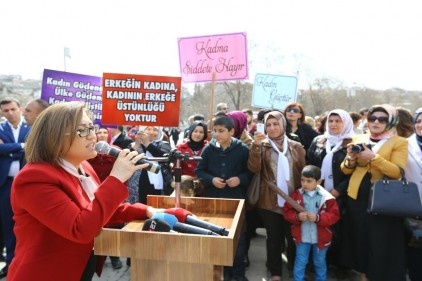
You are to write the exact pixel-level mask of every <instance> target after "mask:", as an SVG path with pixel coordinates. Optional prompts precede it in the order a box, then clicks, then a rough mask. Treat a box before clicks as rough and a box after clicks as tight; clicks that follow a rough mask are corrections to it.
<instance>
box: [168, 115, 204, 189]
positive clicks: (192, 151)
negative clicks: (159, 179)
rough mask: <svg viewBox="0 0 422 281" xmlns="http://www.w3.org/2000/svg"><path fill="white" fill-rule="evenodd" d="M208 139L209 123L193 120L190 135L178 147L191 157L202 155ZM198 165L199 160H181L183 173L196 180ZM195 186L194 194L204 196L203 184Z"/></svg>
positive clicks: (189, 129) (189, 130)
mask: <svg viewBox="0 0 422 281" xmlns="http://www.w3.org/2000/svg"><path fill="white" fill-rule="evenodd" d="M207 139H208V128H207V124H206V123H205V122H204V121H193V122H192V124H191V125H190V126H189V128H188V137H187V138H186V139H185V140H184V141H183V142H182V143H180V144H178V145H177V146H176V149H177V150H178V151H180V152H181V153H182V154H183V155H189V157H194V156H201V154H202V150H203V149H204V147H205V146H206V145H207V144H208V141H207ZM196 166H198V162H197V161H193V160H189V161H180V167H181V169H182V175H183V176H190V177H192V180H193V181H194V182H195V181H196V180H197V177H196V175H195V169H196ZM173 169H174V167H173ZM194 187H195V189H194V190H193V192H194V195H195V196H198V197H201V196H203V193H204V190H203V188H201V185H200V184H198V185H194Z"/></svg>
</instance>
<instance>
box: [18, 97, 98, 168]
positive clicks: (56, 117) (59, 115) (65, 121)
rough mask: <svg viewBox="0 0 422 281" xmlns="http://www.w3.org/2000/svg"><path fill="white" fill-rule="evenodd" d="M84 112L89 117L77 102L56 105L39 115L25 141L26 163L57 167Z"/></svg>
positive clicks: (71, 140) (80, 103) (82, 104)
mask: <svg viewBox="0 0 422 281" xmlns="http://www.w3.org/2000/svg"><path fill="white" fill-rule="evenodd" d="M84 112H86V113H87V114H90V111H89V110H88V109H87V108H86V107H85V104H84V103H83V102H78V101H71V102H62V103H57V104H54V105H51V106H50V107H48V108H47V109H45V110H44V111H43V112H41V114H40V115H39V116H38V117H37V119H36V120H35V122H34V125H33V126H32V129H31V131H30V133H29V135H28V139H27V141H26V145H25V155H26V162H27V163H37V162H44V163H49V164H52V165H53V166H59V159H60V158H62V157H63V156H64V155H65V154H66V152H67V151H68V150H69V148H70V146H71V145H72V143H73V140H74V139H75V136H76V134H77V126H78V124H79V123H80V122H81V120H82V116H83V113H84Z"/></svg>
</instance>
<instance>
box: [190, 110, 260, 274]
mask: <svg viewBox="0 0 422 281" xmlns="http://www.w3.org/2000/svg"><path fill="white" fill-rule="evenodd" d="M213 131H214V138H213V139H212V140H211V141H210V143H209V144H208V145H207V146H206V147H205V148H204V150H203V151H202V154H201V157H202V160H201V161H199V163H198V166H197V168H196V170H195V173H196V175H197V177H198V178H199V179H200V180H201V181H202V182H203V184H204V186H205V197H213V198H235V199H245V194H246V189H247V187H248V184H249V182H250V180H251V178H252V175H251V173H250V172H249V170H248V167H247V162H248V157H249V149H248V147H247V146H246V145H245V144H243V143H242V142H241V141H240V140H238V139H236V138H234V137H232V136H233V134H234V123H233V120H232V119H231V118H229V117H227V116H222V117H220V118H217V119H215V121H214V125H213ZM245 243H246V241H245V233H244V232H242V233H241V235H240V237H239V243H238V245H237V251H236V256H235V259H234V262H233V267H225V268H224V280H232V279H231V278H234V279H235V280H237V281H247V280H248V279H247V278H246V277H245V263H244V260H245V256H246V244H245Z"/></svg>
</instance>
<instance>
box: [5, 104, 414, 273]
mask: <svg viewBox="0 0 422 281" xmlns="http://www.w3.org/2000/svg"><path fill="white" fill-rule="evenodd" d="M0 113H1V114H2V115H3V117H4V118H5V120H4V121H2V122H0V167H1V171H0V200H1V202H0V203H1V205H0V214H1V216H0V219H1V230H2V235H1V238H2V240H1V242H2V243H3V245H0V246H3V247H4V248H5V249H6V256H5V257H4V258H5V262H6V266H5V268H3V269H1V271H0V278H1V277H4V276H6V275H7V278H8V280H12V281H16V280H30V279H35V280H38V279H37V278H38V276H39V279H40V280H69V276H72V278H71V279H70V280H91V279H92V276H93V275H94V274H95V272H97V274H101V268H102V265H103V264H104V260H105V257H99V256H95V255H94V254H93V251H92V246H93V240H94V237H95V235H96V234H97V233H98V231H100V229H101V228H102V227H104V226H107V227H115V228H120V227H122V226H123V225H124V224H125V223H126V222H129V221H131V220H134V219H146V218H148V217H151V216H152V215H153V214H154V213H155V212H160V211H162V210H160V209H155V208H152V207H150V206H147V205H146V204H147V200H146V198H147V196H148V195H168V196H171V194H173V186H174V185H172V182H173V181H174V179H173V176H172V174H173V172H174V168H175V167H174V165H173V163H169V162H167V161H164V162H160V161H151V162H153V164H154V165H157V166H159V167H160V169H159V171H158V172H157V173H154V172H152V171H150V170H148V167H147V165H148V164H142V165H135V163H136V162H137V161H138V160H140V159H141V158H143V157H149V158H150V159H154V158H157V159H158V158H160V157H161V158H163V156H165V155H167V154H168V153H169V152H170V151H171V150H172V148H175V149H177V150H178V151H179V152H180V153H182V154H183V155H188V156H190V157H194V156H200V157H201V158H200V159H201V160H198V161H182V162H181V167H180V168H181V171H182V175H183V177H182V181H183V180H184V179H186V181H188V180H189V181H190V182H195V184H191V185H189V188H191V189H192V190H191V192H189V193H184V196H204V197H213V198H235V199H245V198H246V194H247V191H248V187H249V183H250V181H251V179H252V176H253V175H254V174H255V173H259V182H260V193H259V199H258V201H257V202H256V203H255V204H253V205H252V204H247V211H246V220H245V221H246V223H245V224H244V227H243V229H242V231H241V235H240V237H239V243H238V246H237V251H236V255H235V258H234V261H233V266H230V267H228V266H227V267H224V277H223V278H224V280H227V281H230V280H236V281H245V280H248V279H247V278H246V274H245V272H246V270H247V267H248V265H249V258H248V250H249V245H250V243H251V240H252V239H253V237H254V233H255V230H256V228H258V227H263V228H265V230H266V235H267V238H266V240H267V241H266V258H267V261H266V264H265V265H262V266H266V267H267V269H268V272H269V276H270V279H269V280H271V281H280V280H285V279H283V278H286V277H287V276H288V275H289V274H290V275H291V276H293V279H294V280H297V281H302V280H305V276H306V275H308V274H313V275H314V278H315V280H317V281H322V280H326V279H327V270H328V269H330V270H332V271H333V272H334V274H335V275H336V276H337V278H338V279H339V280H348V279H347V278H349V277H350V276H351V275H352V274H355V273H358V274H359V280H360V281H366V280H371V281H389V280H391V281H405V280H406V276H408V277H409V278H410V280H412V281H416V280H422V269H421V268H422V267H421V266H420V265H421V261H422V221H420V220H417V219H414V218H402V217H392V216H386V215H373V214H370V213H368V212H367V207H368V200H369V191H370V188H371V185H372V184H373V183H374V181H376V180H379V179H382V178H384V177H388V178H390V179H399V178H400V177H401V175H402V171H405V173H406V176H407V179H408V180H409V181H412V182H415V183H417V185H418V188H419V189H420V193H421V194H422V164H421V163H422V108H420V109H418V110H416V111H415V112H410V111H409V110H407V109H405V108H401V107H394V106H392V105H388V104H381V105H373V106H370V107H368V108H364V109H362V110H360V112H347V111H345V110H343V109H333V110H331V111H328V112H326V113H324V114H322V115H320V116H315V117H314V118H312V117H310V116H307V115H306V114H305V109H304V107H303V106H302V105H301V104H300V103H297V102H293V103H290V104H288V105H287V106H286V107H285V108H284V109H280V110H274V109H271V110H267V109H261V110H260V111H259V112H257V113H256V114H255V113H254V112H253V111H252V110H251V109H248V108H246V109H243V110H229V107H228V105H227V103H220V104H218V105H217V112H216V113H215V114H214V116H212V118H211V120H205V117H204V115H202V114H200V113H198V114H195V115H192V116H190V117H189V120H188V122H189V126H188V127H187V128H186V130H184V131H183V132H182V131H181V130H180V129H179V128H171V129H166V128H163V127H160V126H155V125H154V126H152V125H151V126H134V127H132V128H125V127H123V126H102V125H95V124H93V121H92V119H91V115H90V112H89V110H87V109H86V108H85V107H84V105H83V103H80V102H67V103H61V104H55V105H52V106H48V104H47V103H46V102H44V101H42V100H40V99H37V100H33V101H30V102H29V103H28V104H27V105H26V107H25V109H24V110H23V109H22V108H21V105H20V103H19V101H18V100H16V99H14V98H5V99H2V100H1V101H0ZM258 123H262V124H264V128H265V131H264V132H261V131H259V130H257V126H256V125H257V124H258ZM52 135H53V136H54V137H51V136H52ZM179 136H180V139H179ZM98 141H104V142H106V143H108V144H109V145H110V146H111V147H116V148H118V149H119V151H120V150H121V152H120V153H119V155H118V157H113V156H111V155H108V154H99V153H97V152H96V151H95V144H96V142H98ZM171 141H172V142H173V143H172V144H171ZM357 148H358V150H357ZM182 186H183V182H182ZM186 186H188V185H186ZM187 194H189V195H187ZM34 233H36V235H33V234H34ZM53 244H54V247H50V246H51V245H53ZM283 253H285V255H286V256H287V260H288V264H287V268H288V271H289V272H283V266H282V262H283V260H282V254H283ZM110 259H111V262H112V266H113V268H114V269H119V268H121V267H122V262H121V260H120V258H119V257H110ZM126 263H127V265H129V266H130V259H127V261H126ZM69 265H71V266H69ZM47 266H48V269H47ZM70 267H71V268H70ZM52 268H53V269H52ZM47 270H48V272H49V275H51V276H48V277H45V272H47ZM48 278H50V279H48Z"/></svg>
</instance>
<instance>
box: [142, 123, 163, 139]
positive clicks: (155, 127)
mask: <svg viewBox="0 0 422 281" xmlns="http://www.w3.org/2000/svg"><path fill="white" fill-rule="evenodd" d="M148 127H153V128H154V129H156V130H157V131H158V136H157V138H156V139H155V140H154V141H157V140H162V139H163V136H164V132H163V127H161V126H139V131H145V130H146V129H147V128H148Z"/></svg>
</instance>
